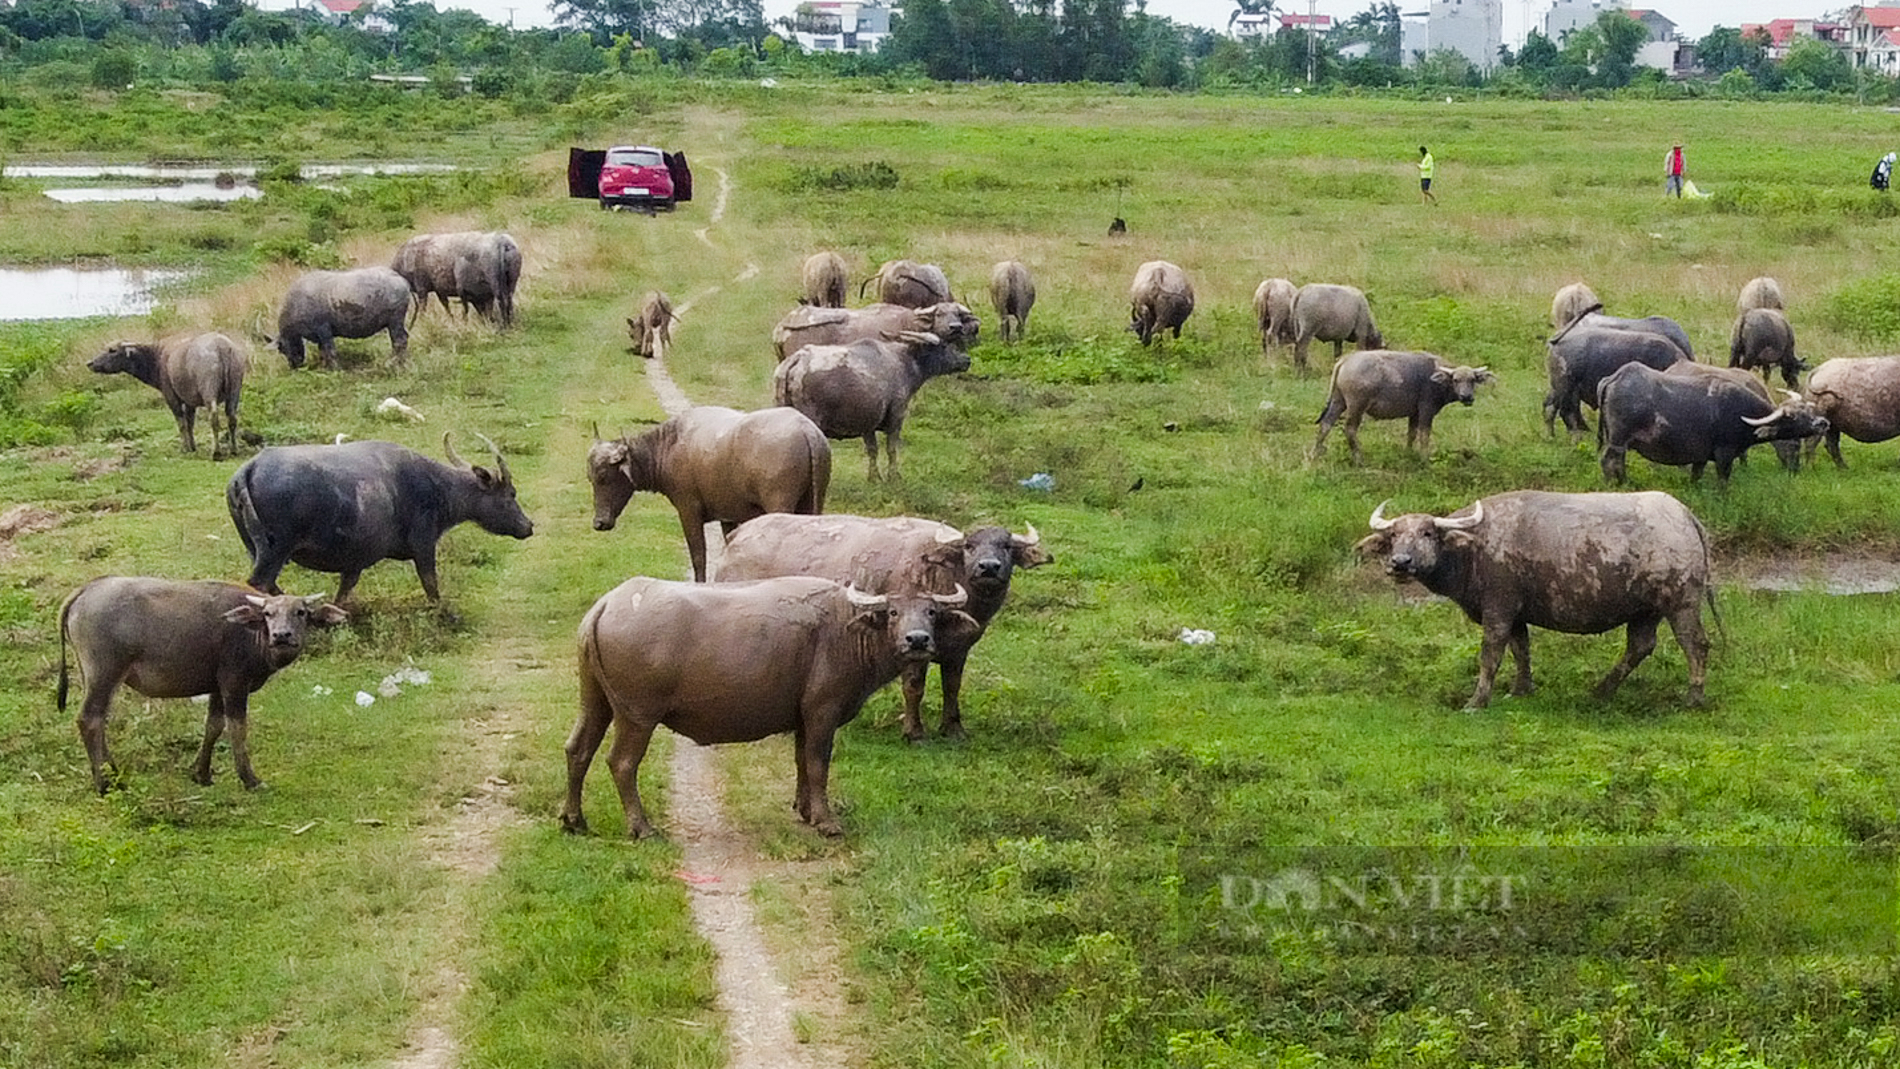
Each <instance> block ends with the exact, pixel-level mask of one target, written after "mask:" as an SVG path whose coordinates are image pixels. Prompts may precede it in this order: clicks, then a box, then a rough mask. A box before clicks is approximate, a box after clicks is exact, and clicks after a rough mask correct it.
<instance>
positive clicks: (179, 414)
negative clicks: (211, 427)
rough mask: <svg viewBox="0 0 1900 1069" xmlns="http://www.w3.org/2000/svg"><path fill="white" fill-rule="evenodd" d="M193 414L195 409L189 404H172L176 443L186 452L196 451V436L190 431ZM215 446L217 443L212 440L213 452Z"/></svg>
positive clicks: (191, 429)
mask: <svg viewBox="0 0 1900 1069" xmlns="http://www.w3.org/2000/svg"><path fill="white" fill-rule="evenodd" d="M195 414H196V410H195V409H193V408H192V407H191V406H190V405H186V404H176V405H173V406H172V419H174V420H176V421H177V423H178V445H179V448H181V449H183V450H184V451H185V452H187V453H196V452H197V451H198V439H197V436H196V435H195V434H193V433H192V431H193V426H192V425H193V423H194V422H195V421H194V420H193V419H192V417H193V415H195ZM216 448H217V444H216V443H215V442H213V443H212V449H213V451H214V452H215V451H216Z"/></svg>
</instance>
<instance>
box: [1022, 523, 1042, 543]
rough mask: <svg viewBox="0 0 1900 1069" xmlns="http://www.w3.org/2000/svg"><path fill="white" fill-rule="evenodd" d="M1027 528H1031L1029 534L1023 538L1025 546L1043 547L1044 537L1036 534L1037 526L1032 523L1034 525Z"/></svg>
mask: <svg viewBox="0 0 1900 1069" xmlns="http://www.w3.org/2000/svg"><path fill="white" fill-rule="evenodd" d="M1027 526H1028V528H1029V533H1028V534H1026V535H1023V536H1022V539H1023V545H1025V546H1040V545H1042V536H1041V535H1040V534H1037V533H1036V525H1035V524H1033V523H1032V524H1028V525H1027Z"/></svg>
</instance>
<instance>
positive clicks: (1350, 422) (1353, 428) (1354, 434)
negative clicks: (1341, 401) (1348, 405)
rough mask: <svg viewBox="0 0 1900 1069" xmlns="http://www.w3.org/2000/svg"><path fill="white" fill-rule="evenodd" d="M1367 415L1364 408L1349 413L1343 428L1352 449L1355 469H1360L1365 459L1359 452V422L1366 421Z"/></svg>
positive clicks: (1347, 442)
mask: <svg viewBox="0 0 1900 1069" xmlns="http://www.w3.org/2000/svg"><path fill="white" fill-rule="evenodd" d="M1365 415H1366V410H1365V409H1363V408H1360V409H1356V410H1352V411H1348V412H1347V413H1346V425H1345V427H1343V428H1341V430H1342V431H1343V433H1344V434H1345V435H1346V444H1347V445H1349V446H1351V447H1352V466H1353V467H1355V468H1356V467H1358V466H1359V465H1360V463H1361V461H1362V460H1363V459H1364V458H1363V457H1362V456H1361V454H1360V452H1359V421H1360V420H1362V419H1364V418H1365Z"/></svg>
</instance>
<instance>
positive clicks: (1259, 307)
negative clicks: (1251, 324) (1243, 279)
mask: <svg viewBox="0 0 1900 1069" xmlns="http://www.w3.org/2000/svg"><path fill="white" fill-rule="evenodd" d="M1298 292H1299V287H1297V286H1295V285H1294V284H1293V283H1291V282H1288V281H1287V280H1286V279H1284V278H1270V279H1267V280H1266V281H1264V282H1262V283H1260V285H1259V286H1257V287H1255V289H1254V291H1253V317H1254V321H1255V323H1256V324H1258V326H1259V327H1260V351H1261V353H1262V354H1264V355H1268V356H1271V355H1273V347H1274V346H1276V345H1292V344H1293V297H1294V295H1295V294H1297V293H1298Z"/></svg>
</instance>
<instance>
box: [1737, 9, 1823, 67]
mask: <svg viewBox="0 0 1900 1069" xmlns="http://www.w3.org/2000/svg"><path fill="white" fill-rule="evenodd" d="M1742 36H1743V37H1763V38H1766V39H1767V41H1768V49H1767V52H1768V58H1769V59H1772V60H1776V61H1777V62H1779V61H1780V60H1784V59H1787V58H1788V47H1789V46H1790V45H1792V44H1794V43H1795V42H1796V41H1799V40H1801V39H1803V38H1808V39H1810V40H1815V41H1819V42H1821V43H1822V44H1825V45H1833V46H1834V47H1835V48H1839V49H1842V50H1843V51H1845V50H1846V47H1847V26H1846V25H1845V24H1843V23H1838V22H1821V21H1819V20H1817V19H1774V20H1771V21H1769V22H1744V23H1742Z"/></svg>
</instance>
